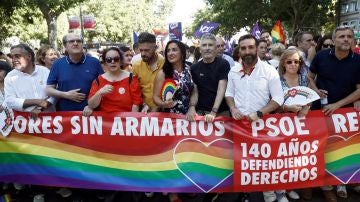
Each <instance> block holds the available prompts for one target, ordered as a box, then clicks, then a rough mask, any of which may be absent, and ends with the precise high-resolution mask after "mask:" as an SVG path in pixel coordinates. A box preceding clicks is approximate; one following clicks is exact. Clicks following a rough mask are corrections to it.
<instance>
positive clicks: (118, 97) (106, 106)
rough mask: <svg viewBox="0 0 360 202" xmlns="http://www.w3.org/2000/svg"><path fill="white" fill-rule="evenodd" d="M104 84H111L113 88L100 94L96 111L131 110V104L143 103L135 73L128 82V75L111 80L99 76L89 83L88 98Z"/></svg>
mask: <svg viewBox="0 0 360 202" xmlns="http://www.w3.org/2000/svg"><path fill="white" fill-rule="evenodd" d="M106 84H110V85H112V86H113V87H114V90H113V92H112V93H110V94H106V95H103V96H102V99H101V102H100V105H99V106H98V107H97V108H96V111H102V112H131V108H132V105H141V104H142V103H143V100H142V96H141V89H140V85H139V80H138V78H137V77H136V76H135V75H133V78H132V81H131V83H130V84H129V77H127V78H125V79H122V80H120V81H115V82H111V81H108V80H106V79H104V78H103V77H102V76H99V77H98V82H97V81H96V80H95V81H93V83H92V85H91V89H90V93H89V99H90V98H91V97H92V96H93V95H94V94H95V93H96V92H97V91H98V90H99V89H101V88H102V87H103V86H105V85H106Z"/></svg>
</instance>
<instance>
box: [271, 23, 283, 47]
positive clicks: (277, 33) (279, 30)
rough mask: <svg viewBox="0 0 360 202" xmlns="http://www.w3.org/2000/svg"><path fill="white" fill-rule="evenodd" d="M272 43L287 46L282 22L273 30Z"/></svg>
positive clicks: (276, 24)
mask: <svg viewBox="0 0 360 202" xmlns="http://www.w3.org/2000/svg"><path fill="white" fill-rule="evenodd" d="M271 36H272V42H273V43H277V42H281V43H284V44H286V40H285V35H284V29H283V27H282V25H281V22H280V20H277V21H276V23H275V25H274V27H273V29H272V30H271Z"/></svg>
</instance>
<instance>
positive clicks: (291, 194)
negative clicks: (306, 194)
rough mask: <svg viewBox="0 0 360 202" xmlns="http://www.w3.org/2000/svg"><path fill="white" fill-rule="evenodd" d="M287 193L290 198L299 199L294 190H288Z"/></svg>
mask: <svg viewBox="0 0 360 202" xmlns="http://www.w3.org/2000/svg"><path fill="white" fill-rule="evenodd" d="M287 194H288V196H289V197H290V198H291V199H295V200H297V199H300V196H299V194H298V193H297V192H296V191H294V190H291V191H289V192H288V193H287Z"/></svg>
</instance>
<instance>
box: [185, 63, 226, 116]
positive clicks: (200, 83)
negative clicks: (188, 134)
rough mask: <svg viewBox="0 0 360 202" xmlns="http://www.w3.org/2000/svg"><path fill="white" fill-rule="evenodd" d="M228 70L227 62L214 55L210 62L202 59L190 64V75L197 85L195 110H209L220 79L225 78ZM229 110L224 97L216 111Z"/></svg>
mask: <svg viewBox="0 0 360 202" xmlns="http://www.w3.org/2000/svg"><path fill="white" fill-rule="evenodd" d="M229 71H230V65H229V62H228V61H226V60H224V59H222V58H219V57H216V58H215V60H214V61H213V62H212V63H204V62H203V61H202V60H201V61H200V62H198V63H196V64H194V65H192V66H191V75H192V79H193V81H194V83H195V84H196V85H197V87H198V91H199V99H198V104H197V106H196V110H204V111H211V109H212V107H213V104H214V102H215V98H216V94H217V89H218V84H219V81H220V80H227V77H228V73H229ZM226 110H229V108H228V106H227V105H226V102H225V99H223V101H222V102H221V105H220V107H219V109H218V112H223V111H226Z"/></svg>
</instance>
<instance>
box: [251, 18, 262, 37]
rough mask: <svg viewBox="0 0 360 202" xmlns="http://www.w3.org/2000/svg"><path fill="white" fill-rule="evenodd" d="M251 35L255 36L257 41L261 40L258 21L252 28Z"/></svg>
mask: <svg viewBox="0 0 360 202" xmlns="http://www.w3.org/2000/svg"><path fill="white" fill-rule="evenodd" d="M251 35H253V36H254V37H255V38H256V39H260V37H261V27H260V25H259V22H258V21H256V23H255V25H254V27H253V28H252V31H251Z"/></svg>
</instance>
